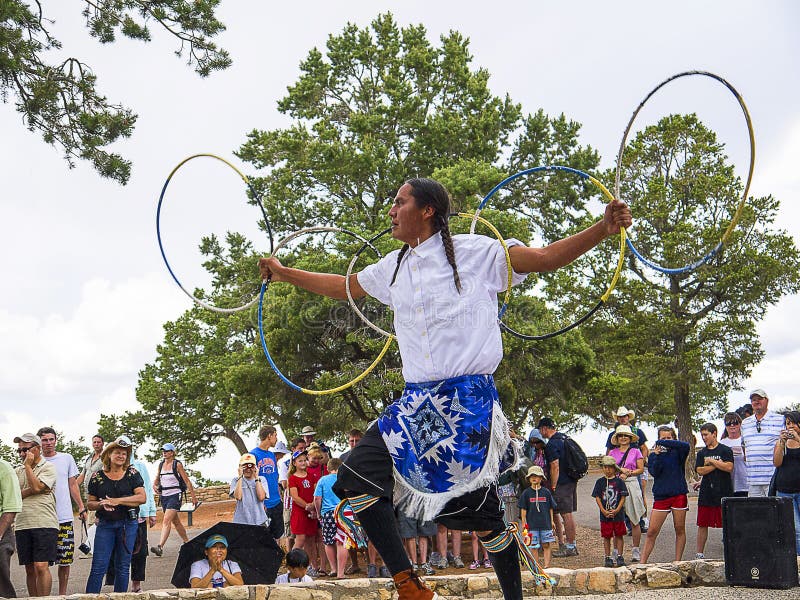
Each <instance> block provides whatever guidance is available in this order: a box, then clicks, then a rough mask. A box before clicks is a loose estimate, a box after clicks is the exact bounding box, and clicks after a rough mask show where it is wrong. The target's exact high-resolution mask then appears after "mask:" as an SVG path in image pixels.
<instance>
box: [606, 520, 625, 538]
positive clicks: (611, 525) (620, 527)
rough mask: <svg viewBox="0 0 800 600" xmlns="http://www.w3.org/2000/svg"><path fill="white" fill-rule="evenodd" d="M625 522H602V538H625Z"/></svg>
mask: <svg viewBox="0 0 800 600" xmlns="http://www.w3.org/2000/svg"><path fill="white" fill-rule="evenodd" d="M626 532H627V530H626V529H625V521H600V537H603V538H612V537H614V536H616V537H625V533H626Z"/></svg>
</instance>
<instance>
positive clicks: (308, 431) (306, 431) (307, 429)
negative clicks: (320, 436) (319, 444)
mask: <svg viewBox="0 0 800 600" xmlns="http://www.w3.org/2000/svg"><path fill="white" fill-rule="evenodd" d="M300 435H317V432H316V431H315V430H314V428H313V427H311V426H310V425H306V426H305V427H303V431H301V432H300Z"/></svg>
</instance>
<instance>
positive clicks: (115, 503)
mask: <svg viewBox="0 0 800 600" xmlns="http://www.w3.org/2000/svg"><path fill="white" fill-rule="evenodd" d="M131 451H132V448H131V445H130V443H128V442H127V441H126V440H124V439H118V440H116V441H114V442H111V443H110V444H109V445H108V446H106V449H105V450H103V454H102V455H101V457H100V458H101V459H102V461H103V469H102V470H101V471H97V472H96V473H95V474H94V475H92V477H91V479H90V480H89V486H88V493H89V501H88V502H87V507H88V509H89V510H93V511H96V517H97V533H95V536H94V547H93V549H92V552H93V555H92V568H91V571H90V573H89V579H88V581H87V582H86V593H87V594H97V593H99V592H100V588H101V587H102V585H103V577H105V574H106V570H107V569H108V565H109V562H110V561H111V555H112V552H113V554H114V591H115V592H127V591H128V579H129V576H130V570H131V557H132V555H133V545H134V543H135V542H136V533H137V531H138V529H139V505H140V504H144V503H145V501H146V500H147V495H146V494H145V491H144V480H143V479H142V476H141V474H140V473H139V472H138V471H137V470H136V469H135V468H134V467H132V466H131Z"/></svg>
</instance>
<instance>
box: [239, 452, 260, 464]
mask: <svg viewBox="0 0 800 600" xmlns="http://www.w3.org/2000/svg"><path fill="white" fill-rule="evenodd" d="M254 464H256V457H255V456H253V455H252V454H250V453H249V452H246V453H245V454H242V457H241V458H240V459H239V466H242V465H254Z"/></svg>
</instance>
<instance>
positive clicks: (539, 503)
mask: <svg viewBox="0 0 800 600" xmlns="http://www.w3.org/2000/svg"><path fill="white" fill-rule="evenodd" d="M517 506H519V507H520V508H521V509H524V510H525V511H526V512H525V522H526V523H527V525H528V530H529V531H534V530H536V531H547V530H550V529H552V528H553V522H552V521H551V520H550V509H551V508H552V509H553V510H555V509H556V508H558V507H557V506H556V501H555V499H554V498H553V494H551V493H550V490H548V489H545V488H544V487H540V488H539V489H538V490H534V489H533V488H527V489H526V490H525V491H524V492H522V496H520V498H519V501H518V502H517Z"/></svg>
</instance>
